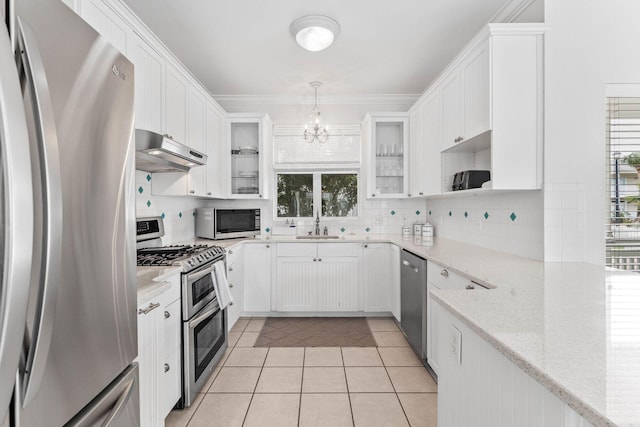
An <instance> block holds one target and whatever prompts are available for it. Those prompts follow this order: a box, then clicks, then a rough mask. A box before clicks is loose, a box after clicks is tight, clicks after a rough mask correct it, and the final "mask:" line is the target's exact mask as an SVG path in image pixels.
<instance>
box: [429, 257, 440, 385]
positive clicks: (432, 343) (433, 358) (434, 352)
mask: <svg viewBox="0 0 640 427" xmlns="http://www.w3.org/2000/svg"><path fill="white" fill-rule="evenodd" d="M427 271H429V270H428V267H427ZM433 289H440V288H438V287H437V286H436V285H434V284H433V283H431V282H429V281H427V363H429V366H431V369H433V372H435V373H436V374H437V373H438V371H439V370H440V367H439V366H438V337H437V335H436V334H437V332H438V315H437V314H436V313H435V311H434V303H433V302H432V299H431V291H432V290H433Z"/></svg>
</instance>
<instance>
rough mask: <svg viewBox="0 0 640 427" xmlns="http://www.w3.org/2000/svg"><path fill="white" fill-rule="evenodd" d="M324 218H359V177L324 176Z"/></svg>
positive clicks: (342, 175) (347, 175)
mask: <svg viewBox="0 0 640 427" xmlns="http://www.w3.org/2000/svg"><path fill="white" fill-rule="evenodd" d="M322 216H358V175H356V174H327V175H322Z"/></svg>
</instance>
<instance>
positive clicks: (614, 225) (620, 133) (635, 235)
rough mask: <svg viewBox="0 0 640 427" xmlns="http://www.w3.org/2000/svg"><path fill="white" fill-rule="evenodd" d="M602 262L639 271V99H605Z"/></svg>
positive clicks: (623, 268)
mask: <svg viewBox="0 0 640 427" xmlns="http://www.w3.org/2000/svg"><path fill="white" fill-rule="evenodd" d="M606 156H607V168H606V169H607V170H606V180H607V182H608V183H609V185H607V187H606V188H607V194H606V205H607V209H606V219H605V221H606V227H605V228H606V242H607V250H606V264H607V266H610V267H615V268H619V269H622V270H632V271H636V272H640V98H607V151H606Z"/></svg>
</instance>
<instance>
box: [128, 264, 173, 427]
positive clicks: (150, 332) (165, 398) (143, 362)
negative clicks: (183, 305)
mask: <svg viewBox="0 0 640 427" xmlns="http://www.w3.org/2000/svg"><path fill="white" fill-rule="evenodd" d="M167 280H168V281H169V283H170V287H169V288H168V289H166V290H165V291H164V292H162V293H161V294H160V295H158V296H157V297H155V298H154V299H152V300H151V301H147V302H145V303H142V304H140V305H139V306H138V358H137V360H138V364H139V369H140V423H141V426H143V427H157V426H162V425H164V419H165V417H166V416H167V415H168V414H169V412H170V411H171V409H172V408H173V407H174V406H175V404H176V403H177V402H178V400H179V399H180V396H181V395H182V388H181V382H180V381H181V374H180V372H181V366H180V349H181V347H180V328H181V326H182V321H181V318H180V275H178V274H176V275H174V276H171V277H170V278H168V279H167Z"/></svg>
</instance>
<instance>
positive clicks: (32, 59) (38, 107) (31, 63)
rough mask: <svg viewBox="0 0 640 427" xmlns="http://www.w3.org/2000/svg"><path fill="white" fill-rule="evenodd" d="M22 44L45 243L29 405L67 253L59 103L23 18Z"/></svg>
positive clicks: (26, 387) (27, 375)
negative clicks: (36, 146) (64, 252)
mask: <svg viewBox="0 0 640 427" xmlns="http://www.w3.org/2000/svg"><path fill="white" fill-rule="evenodd" d="M18 27H19V31H20V34H19V46H20V50H21V58H22V65H23V67H24V74H25V76H26V79H27V84H29V85H30V88H31V90H32V93H33V99H32V103H33V109H34V111H33V113H34V118H35V127H36V129H35V131H36V132H35V133H36V135H37V139H38V144H39V153H40V163H41V169H42V176H43V179H42V186H43V191H42V192H43V200H42V204H43V210H44V215H43V216H44V218H43V219H44V225H43V242H42V248H43V250H42V258H43V259H42V267H41V269H40V272H41V274H40V278H39V283H38V285H39V287H40V289H39V291H40V294H39V297H38V304H39V306H38V307H37V309H36V319H35V325H34V328H33V333H32V338H31V343H30V344H31V345H30V348H29V350H28V351H29V353H28V355H27V360H26V366H25V370H24V379H23V383H24V384H23V391H24V396H23V401H22V405H23V406H26V405H28V404H29V402H30V401H31V400H32V399H33V398H34V397H35V396H36V394H37V392H38V390H39V388H40V384H41V382H42V378H43V376H44V370H45V366H46V364H47V358H48V356H49V347H50V345H51V337H52V334H53V323H54V316H55V310H56V299H57V294H58V288H59V283H60V262H61V259H60V253H61V252H62V248H61V240H62V187H61V175H60V159H59V151H58V136H57V131H56V125H55V121H54V115H53V105H52V103H51V95H50V92H49V86H48V83H47V76H46V73H45V70H44V65H43V63H42V56H41V55H40V51H39V48H38V45H37V43H36V38H35V35H34V33H33V30H32V29H31V27H29V25H28V24H26V23H25V22H24V21H22V20H21V19H20V18H18Z"/></svg>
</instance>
